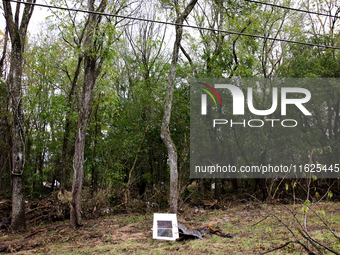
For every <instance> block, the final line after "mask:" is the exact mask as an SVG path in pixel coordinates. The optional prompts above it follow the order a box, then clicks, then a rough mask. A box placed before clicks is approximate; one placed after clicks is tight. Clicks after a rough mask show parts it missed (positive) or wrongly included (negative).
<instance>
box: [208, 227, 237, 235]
mask: <svg viewBox="0 0 340 255" xmlns="http://www.w3.org/2000/svg"><path fill="white" fill-rule="evenodd" d="M207 228H208V229H209V230H210V233H209V234H210V235H213V234H216V235H218V236H221V237H226V238H234V237H233V236H231V235H229V234H224V233H222V232H221V230H218V229H214V228H213V227H211V226H209V225H207Z"/></svg>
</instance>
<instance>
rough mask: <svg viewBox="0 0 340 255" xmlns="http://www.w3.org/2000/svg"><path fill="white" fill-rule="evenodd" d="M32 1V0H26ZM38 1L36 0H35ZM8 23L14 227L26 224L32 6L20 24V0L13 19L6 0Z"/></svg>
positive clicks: (28, 6)
mask: <svg viewBox="0 0 340 255" xmlns="http://www.w3.org/2000/svg"><path fill="white" fill-rule="evenodd" d="M27 2H32V1H27ZM33 2H35V0H33ZM2 3H3V7H4V12H5V19H6V26H7V29H8V32H9V35H10V38H11V46H12V47H11V60H10V62H11V63H10V71H9V75H8V80H7V82H8V88H9V94H10V100H11V109H12V113H13V128H12V171H11V176H12V229H14V230H17V229H20V228H24V227H25V206H24V180H23V172H24V166H25V132H24V115H23V111H22V96H23V91H22V89H21V76H22V65H23V57H22V54H23V52H24V48H25V38H26V34H27V27H28V23H29V21H30V19H31V17H32V12H33V9H34V6H33V5H28V4H27V5H25V7H24V11H23V13H22V17H21V23H20V24H19V20H20V19H19V15H20V6H21V5H20V4H19V3H17V5H16V11H15V16H14V18H13V14H12V7H11V3H10V2H8V1H5V0H3V1H2Z"/></svg>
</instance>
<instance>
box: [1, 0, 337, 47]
mask: <svg viewBox="0 0 340 255" xmlns="http://www.w3.org/2000/svg"><path fill="white" fill-rule="evenodd" d="M5 1H8V2H14V3H22V4H29V5H35V6H39V7H44V8H51V9H58V10H66V11H74V12H83V13H91V14H97V15H103V16H108V17H116V18H122V19H131V20H139V21H146V22H153V23H158V24H163V25H172V26H181V27H188V28H194V29H200V30H206V31H214V32H220V33H226V34H233V35H242V36H247V37H253V38H260V39H265V40H271V41H280V42H287V43H295V44H301V45H308V46H315V47H320V48H327V49H335V50H340V47H334V46H328V45H322V44H315V43H308V42H299V41H293V40H288V39H280V38H274V37H266V36H262V35H253V34H247V33H241V32H235V31H228V30H221V29H215V28H207V27H199V26H193V25H188V24H186V25H185V24H178V23H175V22H167V21H159V20H151V19H145V18H137V17H128V16H124V15H119V14H110V13H104V12H96V11H87V10H80V9H74V8H66V7H59V6H52V5H46V4H37V3H30V2H22V1H18V0H5ZM246 1H247V0H246Z"/></svg>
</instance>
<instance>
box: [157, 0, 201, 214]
mask: <svg viewBox="0 0 340 255" xmlns="http://www.w3.org/2000/svg"><path fill="white" fill-rule="evenodd" d="M196 2H197V0H191V1H190V3H189V4H188V6H187V7H186V8H185V10H184V11H183V13H181V14H180V13H179V7H178V5H177V1H175V8H176V13H177V19H176V23H177V24H183V21H184V20H185V19H186V17H187V16H188V15H189V13H190V12H191V10H192V9H193V8H194V6H195V4H196ZM182 34H183V27H182V26H181V25H176V40H175V43H174V48H173V52H172V60H171V67H170V74H169V83H168V92H167V97H166V101H165V105H164V118H163V122H162V129H161V138H162V140H163V142H164V144H165V146H166V148H167V150H168V155H169V164H170V213H177V204H178V170H177V168H178V167H177V150H176V146H175V144H174V142H173V141H172V139H171V135H170V130H169V125H170V117H171V108H172V100H173V94H174V84H175V78H176V67H177V61H178V51H179V47H180V44H181V40H182Z"/></svg>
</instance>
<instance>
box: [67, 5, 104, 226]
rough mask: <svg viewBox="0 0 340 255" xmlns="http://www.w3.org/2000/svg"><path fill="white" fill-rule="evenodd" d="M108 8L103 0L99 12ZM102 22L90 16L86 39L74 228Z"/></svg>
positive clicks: (74, 185)
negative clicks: (96, 32) (97, 43)
mask: <svg viewBox="0 0 340 255" xmlns="http://www.w3.org/2000/svg"><path fill="white" fill-rule="evenodd" d="M87 5H88V10H89V11H94V0H88V3H87ZM105 7H106V0H102V1H101V3H100V7H99V8H98V11H104V10H105ZM100 21H101V16H99V15H95V14H93V13H90V14H89V19H88V27H87V33H86V37H85V43H84V47H85V49H86V52H85V53H84V54H85V57H84V65H85V67H84V82H83V94H82V104H81V110H80V116H79V122H78V130H77V137H76V141H75V146H74V149H75V152H74V159H73V183H72V198H71V201H70V207H71V212H70V223H71V226H72V227H73V228H78V227H79V226H81V191H82V185H83V174H84V148H85V138H86V129H87V125H88V123H89V121H90V114H91V99H92V91H93V88H94V85H95V83H96V78H97V77H98V75H99V73H100V67H101V65H100V62H101V61H99V64H97V58H99V57H98V56H97V55H98V52H96V47H98V46H97V45H96V40H95V39H94V38H95V36H94V35H93V34H94V32H95V31H96V29H98V26H99V24H100Z"/></svg>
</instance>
